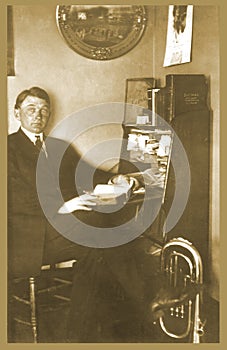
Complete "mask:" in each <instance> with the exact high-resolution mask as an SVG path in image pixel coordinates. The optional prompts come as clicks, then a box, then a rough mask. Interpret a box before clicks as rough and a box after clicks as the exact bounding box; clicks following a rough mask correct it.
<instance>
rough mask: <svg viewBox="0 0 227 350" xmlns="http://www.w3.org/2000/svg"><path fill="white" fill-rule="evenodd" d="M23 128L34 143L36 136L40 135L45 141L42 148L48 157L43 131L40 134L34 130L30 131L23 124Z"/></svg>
mask: <svg viewBox="0 0 227 350" xmlns="http://www.w3.org/2000/svg"><path fill="white" fill-rule="evenodd" d="M21 130H22V131H23V132H24V133H25V135H26V136H27V137H28V138H29V139H30V140H31V142H32V143H34V145H35V143H36V136H39V137H40V141H41V142H42V143H43V145H42V149H43V151H44V152H45V155H46V157H48V155H47V150H46V145H45V142H44V140H43V133H42V132H41V133H40V134H34V133H33V132H30V131H28V130H27V129H25V128H23V126H21Z"/></svg>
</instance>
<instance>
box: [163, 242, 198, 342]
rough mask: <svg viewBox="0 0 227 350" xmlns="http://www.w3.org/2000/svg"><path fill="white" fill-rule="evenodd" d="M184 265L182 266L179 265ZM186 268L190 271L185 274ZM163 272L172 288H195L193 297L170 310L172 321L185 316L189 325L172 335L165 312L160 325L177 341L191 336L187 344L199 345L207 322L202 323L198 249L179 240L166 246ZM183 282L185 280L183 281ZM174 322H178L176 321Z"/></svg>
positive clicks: (164, 248) (189, 243)
mask: <svg viewBox="0 0 227 350" xmlns="http://www.w3.org/2000/svg"><path fill="white" fill-rule="evenodd" d="M181 263H182V264H183V265H184V266H183V267H181V266H180V264H181ZM183 268H187V271H186V275H184V274H183ZM161 271H162V272H163V273H164V274H165V275H166V277H167V279H168V283H169V285H170V287H171V288H178V287H179V286H178V284H180V288H182V286H183V287H187V286H188V284H189V285H190V286H192V287H193V288H194V287H195V293H194V295H193V297H189V299H187V300H185V301H184V303H182V304H181V305H178V306H176V307H175V308H173V307H172V308H170V309H168V310H167V312H169V315H171V317H169V319H171V320H172V321H173V320H174V316H175V317H177V320H179V319H180V318H184V315H186V326H185V327H184V328H185V329H184V330H183V331H182V330H181V332H176V331H175V332H173V331H172V330H170V329H171V325H169V327H168V325H167V324H168V320H167V314H166V311H165V312H164V315H163V316H160V317H159V324H160V327H161V329H162V331H163V332H164V333H165V334H167V335H168V336H170V337H172V338H175V339H183V338H186V337H189V340H188V342H192V343H200V338H201V336H203V334H204V329H203V328H204V323H202V322H201V320H200V315H201V306H202V290H201V288H198V287H199V286H201V285H202V283H203V267H202V259H201V256H200V254H199V252H198V250H197V249H196V248H195V247H194V246H193V245H192V243H191V242H189V241H188V240H186V239H184V238H181V237H178V238H173V239H171V240H170V241H169V242H167V243H165V244H164V246H163V248H162V252H161ZM182 279H183V281H182ZM184 322H185V319H184ZM174 323H175V322H174Z"/></svg>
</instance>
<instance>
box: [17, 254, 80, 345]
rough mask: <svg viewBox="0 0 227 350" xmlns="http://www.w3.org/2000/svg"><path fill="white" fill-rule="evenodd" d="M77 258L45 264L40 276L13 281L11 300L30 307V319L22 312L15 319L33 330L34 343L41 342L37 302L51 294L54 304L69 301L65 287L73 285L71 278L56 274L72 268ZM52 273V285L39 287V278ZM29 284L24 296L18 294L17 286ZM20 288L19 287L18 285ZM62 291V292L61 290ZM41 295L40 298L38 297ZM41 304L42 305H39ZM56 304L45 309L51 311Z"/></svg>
mask: <svg viewBox="0 0 227 350" xmlns="http://www.w3.org/2000/svg"><path fill="white" fill-rule="evenodd" d="M75 262H76V260H70V261H65V262H60V263H56V264H55V265H54V266H51V265H43V266H42V267H41V275H40V276H38V277H32V276H31V277H29V278H28V279H27V278H18V279H16V280H14V281H13V283H14V286H15V288H14V290H15V291H14V293H13V295H12V296H11V302H14V301H16V302H17V304H18V303H19V304H21V305H27V306H28V307H29V312H28V313H29V320H27V319H26V316H27V315H26V316H25V315H24V313H23V312H22V314H23V315H16V316H15V317H13V321H14V322H16V323H19V324H23V325H27V326H29V327H30V328H31V330H32V339H33V343H38V342H39V327H38V317H37V306H38V305H37V304H38V302H39V300H38V299H40V300H41V299H42V298H41V296H44V295H46V294H49V295H50V296H51V299H52V300H55V302H54V303H52V304H53V305H55V306H56V304H59V303H60V304H63V303H66V304H67V303H69V302H70V297H69V295H67V293H66V294H64V292H65V291H64V287H66V288H67V287H70V286H71V285H72V281H71V278H67V277H66V278H65V276H60V277H59V276H54V275H57V273H56V272H57V271H58V270H61V271H62V272H63V270H62V269H72V267H73V265H74V263H75ZM48 273H50V276H49V278H48V281H51V283H50V285H47V286H44V287H42V288H39V286H38V284H39V283H38V280H42V278H43V275H46V276H47V274H48ZM21 282H23V283H25V285H26V284H27V292H26V291H24V294H23V295H22V296H19V295H17V287H18V284H19V283H21ZM18 290H19V287H18ZM61 291H62V292H61ZM38 297H39V298H38ZM39 306H40V305H39ZM53 308H54V306H52V305H51V303H50V304H49V305H48V304H47V305H45V311H51V309H53Z"/></svg>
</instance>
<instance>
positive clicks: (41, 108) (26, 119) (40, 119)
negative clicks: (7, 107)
mask: <svg viewBox="0 0 227 350" xmlns="http://www.w3.org/2000/svg"><path fill="white" fill-rule="evenodd" d="M15 117H16V118H17V119H18V120H19V121H20V122H21V126H22V127H23V128H25V129H26V130H28V131H30V132H33V133H35V134H38V133H41V132H43V131H44V129H45V127H46V125H47V123H48V120H49V118H50V106H49V104H48V103H47V102H46V101H45V100H43V99H41V98H39V97H35V96H27V97H26V98H25V99H24V101H23V102H22V104H21V106H20V108H18V109H16V110H15Z"/></svg>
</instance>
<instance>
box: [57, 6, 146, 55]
mask: <svg viewBox="0 0 227 350" xmlns="http://www.w3.org/2000/svg"><path fill="white" fill-rule="evenodd" d="M56 21H57V26H58V29H59V31H60V33H61V35H62V37H63V38H64V40H65V41H66V43H67V44H68V45H69V47H70V48H71V49H73V50H74V51H75V52H77V53H78V54H80V55H82V56H84V57H87V58H90V59H93V60H111V59H113V58H117V57H119V56H122V55H124V54H126V53H127V52H129V51H130V50H131V49H133V48H134V47H135V46H136V45H137V44H138V42H139V41H140V39H141V37H142V35H143V33H144V30H145V27H146V10H145V7H144V6H138V5H100V6H99V5H68V6H64V5H63V6H60V5H59V6H57V9H56Z"/></svg>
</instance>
